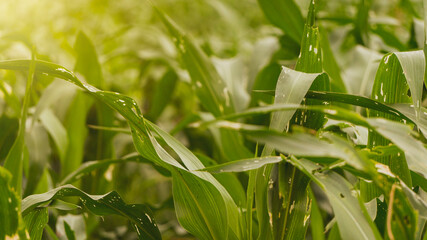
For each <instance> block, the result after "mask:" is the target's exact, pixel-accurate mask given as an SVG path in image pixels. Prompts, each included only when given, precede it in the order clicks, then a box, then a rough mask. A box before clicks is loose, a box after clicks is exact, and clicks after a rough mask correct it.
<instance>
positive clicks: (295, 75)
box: [270, 67, 322, 132]
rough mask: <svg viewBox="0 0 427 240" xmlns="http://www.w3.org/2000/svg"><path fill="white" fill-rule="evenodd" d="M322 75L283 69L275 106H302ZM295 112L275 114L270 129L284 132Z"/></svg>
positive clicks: (277, 88) (277, 86) (278, 83)
mask: <svg viewBox="0 0 427 240" xmlns="http://www.w3.org/2000/svg"><path fill="white" fill-rule="evenodd" d="M321 75H322V74H320V73H303V72H298V71H295V70H292V69H289V68H286V67H283V69H282V72H281V74H280V76H279V80H278V81H277V85H276V92H275V97H274V104H285V103H286V104H300V103H301V101H302V100H303V98H304V96H305V94H306V93H307V91H308V89H309V88H310V86H311V84H312V83H313V82H314V81H315V79H316V78H318V77H320V76H321ZM294 113H295V110H293V111H292V110H290V111H281V112H276V113H273V115H272V118H271V123H270V128H271V129H274V130H276V131H279V132H282V131H283V130H285V127H286V125H287V124H288V122H289V120H290V119H291V118H292V115H293V114H294Z"/></svg>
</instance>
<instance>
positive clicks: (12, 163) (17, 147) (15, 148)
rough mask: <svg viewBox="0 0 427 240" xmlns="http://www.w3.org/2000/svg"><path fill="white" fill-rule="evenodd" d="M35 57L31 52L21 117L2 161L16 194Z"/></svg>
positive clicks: (22, 155)
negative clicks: (9, 174) (14, 137)
mask: <svg viewBox="0 0 427 240" xmlns="http://www.w3.org/2000/svg"><path fill="white" fill-rule="evenodd" d="M35 65H36V63H35V57H34V53H33V54H32V57H31V61H29V63H28V65H27V68H26V69H27V70H28V77H27V85H26V89H25V96H24V102H23V106H22V112H21V118H20V123H19V130H18V136H17V137H16V139H15V142H14V143H13V145H12V148H11V149H10V151H9V153H8V155H7V157H6V160H5V162H4V168H6V169H7V170H8V171H10V173H11V174H12V180H11V181H12V182H11V185H12V187H13V188H14V189H15V191H16V192H17V194H18V195H21V193H22V175H23V173H22V171H23V166H24V154H23V152H24V149H25V131H26V121H27V115H28V108H29V105H30V97H31V86H32V84H33V79H34V72H35Z"/></svg>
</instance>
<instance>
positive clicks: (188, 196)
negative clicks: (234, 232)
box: [172, 171, 229, 239]
mask: <svg viewBox="0 0 427 240" xmlns="http://www.w3.org/2000/svg"><path fill="white" fill-rule="evenodd" d="M172 182H173V196H174V203H175V204H174V205H175V211H176V214H177V216H178V220H179V222H180V224H181V225H182V226H183V227H184V228H185V229H187V230H188V231H189V232H190V233H192V234H194V235H195V236H197V237H198V238H201V239H227V236H228V233H229V232H228V219H227V215H228V214H227V212H226V206H225V203H224V200H223V199H222V197H221V195H220V194H219V192H218V190H217V189H216V188H215V187H214V186H213V185H212V184H210V183H209V182H207V181H205V180H202V179H200V178H197V177H194V176H193V175H192V174H190V173H188V172H185V171H178V172H176V173H174V174H173V180H172Z"/></svg>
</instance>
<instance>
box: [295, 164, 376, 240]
mask: <svg viewBox="0 0 427 240" xmlns="http://www.w3.org/2000/svg"><path fill="white" fill-rule="evenodd" d="M289 162H290V163H291V164H293V165H294V166H296V167H298V169H300V170H301V171H302V172H304V173H305V174H306V175H307V176H309V177H310V178H311V180H313V181H314V182H315V183H316V184H317V185H319V187H321V188H322V189H323V190H324V191H325V193H326V195H327V196H328V199H329V201H330V202H331V206H332V209H333V210H334V214H335V218H336V219H337V224H338V227H339V229H340V231H339V232H340V235H341V237H342V238H343V239H382V238H381V236H380V235H379V233H378V230H376V228H375V226H374V225H373V223H372V221H371V220H370V219H369V218H367V217H366V216H365V215H364V214H363V212H362V209H361V206H360V205H359V201H358V200H357V198H356V197H355V196H354V193H352V191H351V190H352V189H353V186H352V185H351V184H350V183H349V182H347V180H346V179H344V178H343V177H342V176H340V175H339V174H337V173H335V172H332V171H328V172H318V169H319V166H318V165H316V164H315V163H313V162H311V161H308V160H306V159H296V158H291V159H290V160H289Z"/></svg>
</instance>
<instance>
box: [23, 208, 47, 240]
mask: <svg viewBox="0 0 427 240" xmlns="http://www.w3.org/2000/svg"><path fill="white" fill-rule="evenodd" d="M48 221H49V213H48V210H47V208H36V209H34V210H33V211H31V212H30V213H28V214H27V215H26V216H25V217H24V222H25V226H26V228H27V230H28V232H29V235H30V239H34V240H40V239H42V236H43V229H44V228H45V226H46V224H47V222H48Z"/></svg>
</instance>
